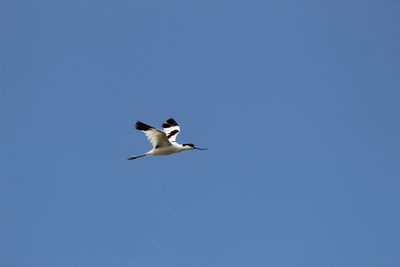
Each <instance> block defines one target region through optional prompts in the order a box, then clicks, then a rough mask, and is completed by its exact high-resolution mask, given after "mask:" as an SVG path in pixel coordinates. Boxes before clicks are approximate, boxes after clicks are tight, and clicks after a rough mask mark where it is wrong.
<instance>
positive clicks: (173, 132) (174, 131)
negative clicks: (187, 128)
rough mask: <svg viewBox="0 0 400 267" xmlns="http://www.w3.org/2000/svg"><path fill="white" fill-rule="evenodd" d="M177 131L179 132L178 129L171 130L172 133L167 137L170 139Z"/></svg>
mask: <svg viewBox="0 0 400 267" xmlns="http://www.w3.org/2000/svg"><path fill="white" fill-rule="evenodd" d="M177 133H179V131H178V130H173V131H172V132H170V133H169V134H168V136H167V138H168V139H169V138H171V137H172V136H174V135H176V134H177Z"/></svg>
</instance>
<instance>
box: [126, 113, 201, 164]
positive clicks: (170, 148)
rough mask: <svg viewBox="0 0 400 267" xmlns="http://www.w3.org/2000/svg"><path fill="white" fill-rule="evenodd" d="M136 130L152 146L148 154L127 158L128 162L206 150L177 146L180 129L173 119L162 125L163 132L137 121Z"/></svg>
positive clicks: (188, 145) (191, 145)
mask: <svg viewBox="0 0 400 267" xmlns="http://www.w3.org/2000/svg"><path fill="white" fill-rule="evenodd" d="M135 127H136V129H137V130H139V131H142V132H144V134H145V135H146V136H147V138H148V139H149V141H150V143H151V144H152V145H153V149H151V150H150V151H149V152H147V153H144V154H141V155H137V156H132V157H129V158H128V160H132V159H137V158H140V157H144V156H163V155H169V154H173V153H178V152H182V151H186V150H193V149H198V150H206V149H207V148H198V147H195V146H194V145H193V144H178V143H177V142H176V137H177V135H178V134H179V132H180V130H181V129H180V127H179V125H178V123H177V122H176V121H175V120H174V119H172V118H171V119H168V120H167V121H166V122H165V123H164V124H163V125H162V127H163V129H164V131H162V130H160V129H157V128H154V127H152V126H150V125H147V124H145V123H143V122H141V121H137V122H136V125H135Z"/></svg>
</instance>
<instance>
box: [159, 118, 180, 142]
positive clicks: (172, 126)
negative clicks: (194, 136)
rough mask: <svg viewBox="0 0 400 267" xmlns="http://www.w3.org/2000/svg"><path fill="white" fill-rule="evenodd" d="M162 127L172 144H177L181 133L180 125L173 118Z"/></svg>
mask: <svg viewBox="0 0 400 267" xmlns="http://www.w3.org/2000/svg"><path fill="white" fill-rule="evenodd" d="M162 127H163V128H164V132H165V134H166V135H167V138H168V140H169V141H170V142H176V137H177V136H178V134H179V132H180V131H181V128H180V127H179V125H178V123H177V122H176V121H175V120H174V119H172V118H171V119H168V120H167V122H165V123H163V125H162Z"/></svg>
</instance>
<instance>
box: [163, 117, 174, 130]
mask: <svg viewBox="0 0 400 267" xmlns="http://www.w3.org/2000/svg"><path fill="white" fill-rule="evenodd" d="M172 126H178V123H177V122H176V120H174V119H173V118H169V119H168V120H167V122H166V123H163V125H162V127H163V128H168V127H172Z"/></svg>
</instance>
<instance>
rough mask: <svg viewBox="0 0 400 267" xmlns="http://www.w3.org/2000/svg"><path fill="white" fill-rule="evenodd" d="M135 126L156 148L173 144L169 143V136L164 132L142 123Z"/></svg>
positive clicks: (139, 122) (138, 122)
mask: <svg viewBox="0 0 400 267" xmlns="http://www.w3.org/2000/svg"><path fill="white" fill-rule="evenodd" d="M135 126H136V129H137V130H139V131H142V132H144V133H145V135H146V136H147V138H148V139H149V141H150V143H151V144H152V145H153V147H154V148H159V147H163V146H169V145H171V143H170V142H169V141H168V138H167V135H166V134H165V133H164V132H163V131H161V130H159V129H157V128H154V127H152V126H150V125H147V124H145V123H143V122H141V121H137V122H136V125H135Z"/></svg>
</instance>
